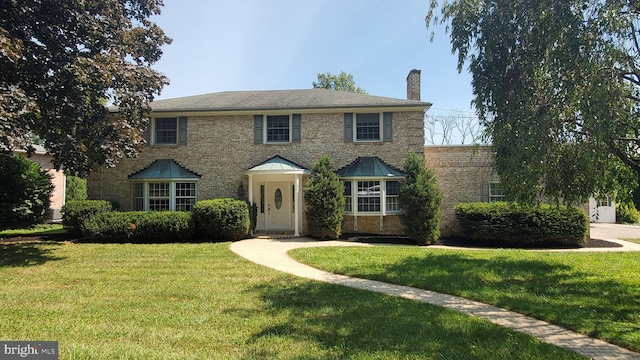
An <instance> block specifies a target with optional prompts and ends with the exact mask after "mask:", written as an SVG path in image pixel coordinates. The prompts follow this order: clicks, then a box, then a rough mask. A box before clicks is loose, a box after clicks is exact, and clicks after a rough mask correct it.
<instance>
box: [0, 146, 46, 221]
mask: <svg viewBox="0 0 640 360" xmlns="http://www.w3.org/2000/svg"><path fill="white" fill-rule="evenodd" d="M52 191H53V184H52V183H51V176H50V175H49V174H47V172H46V171H44V170H42V168H41V167H40V165H38V164H36V163H35V162H33V161H31V160H29V159H27V158H24V157H22V156H19V155H14V154H6V153H0V230H6V229H21V228H30V227H33V226H35V225H38V224H42V223H44V222H45V221H46V220H47V215H48V212H49V205H50V203H51V200H50V196H51V192H52Z"/></svg>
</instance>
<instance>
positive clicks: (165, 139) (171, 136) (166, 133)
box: [154, 118, 178, 145]
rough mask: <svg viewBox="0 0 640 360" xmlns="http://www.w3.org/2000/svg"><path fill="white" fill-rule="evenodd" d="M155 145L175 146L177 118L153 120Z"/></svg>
mask: <svg viewBox="0 0 640 360" xmlns="http://www.w3.org/2000/svg"><path fill="white" fill-rule="evenodd" d="M154 135H155V136H154V137H155V143H156V144H159V145H175V144H177V143H178V118H156V119H155V134H154Z"/></svg>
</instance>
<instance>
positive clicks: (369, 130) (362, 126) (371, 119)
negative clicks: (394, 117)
mask: <svg viewBox="0 0 640 360" xmlns="http://www.w3.org/2000/svg"><path fill="white" fill-rule="evenodd" d="M380 122H381V121H380V114H378V113H374V114H356V141H380V140H381V139H380V133H381V131H380V130H381V129H380Z"/></svg>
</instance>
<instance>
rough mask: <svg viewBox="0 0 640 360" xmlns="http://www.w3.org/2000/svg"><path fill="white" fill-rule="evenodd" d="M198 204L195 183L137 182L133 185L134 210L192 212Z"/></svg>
mask: <svg viewBox="0 0 640 360" xmlns="http://www.w3.org/2000/svg"><path fill="white" fill-rule="evenodd" d="M195 203H196V183H195V182H193V181H136V182H134V183H133V210H141V211H142V210H150V211H166V210H172V211H173V210H175V211H191V210H192V209H193V205H194V204H195Z"/></svg>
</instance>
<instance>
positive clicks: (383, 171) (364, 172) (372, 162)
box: [337, 156, 404, 178]
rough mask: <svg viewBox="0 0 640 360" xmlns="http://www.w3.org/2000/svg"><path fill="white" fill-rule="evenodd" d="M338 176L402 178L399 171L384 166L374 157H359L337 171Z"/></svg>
mask: <svg viewBox="0 0 640 360" xmlns="http://www.w3.org/2000/svg"><path fill="white" fill-rule="evenodd" d="M337 173H338V176H340V177H342V178H350V177H403V176H404V173H403V172H402V171H401V170H398V169H396V168H394V167H393V166H391V165H388V164H386V163H385V162H384V161H382V160H380V159H379V158H378V157H376V156H369V157H359V158H357V159H356V160H355V161H354V162H352V163H351V164H349V165H347V166H345V167H343V168H341V169H339V170H338V172H337Z"/></svg>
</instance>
